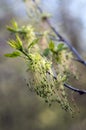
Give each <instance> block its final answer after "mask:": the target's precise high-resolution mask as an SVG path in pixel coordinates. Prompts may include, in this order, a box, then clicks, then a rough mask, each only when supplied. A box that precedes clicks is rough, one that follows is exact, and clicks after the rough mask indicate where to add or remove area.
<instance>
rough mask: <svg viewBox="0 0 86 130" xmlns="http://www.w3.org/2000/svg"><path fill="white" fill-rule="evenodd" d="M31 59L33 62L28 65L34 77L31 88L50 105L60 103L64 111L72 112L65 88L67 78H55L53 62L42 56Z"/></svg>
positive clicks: (33, 55) (31, 55)
mask: <svg viewBox="0 0 86 130" xmlns="http://www.w3.org/2000/svg"><path fill="white" fill-rule="evenodd" d="M30 58H31V61H30V62H29V65H28V66H29V69H28V73H29V74H30V75H31V76H32V79H31V80H29V85H30V87H33V90H34V91H35V92H36V93H37V95H39V96H40V97H42V98H43V99H44V100H45V102H46V103H48V104H49V105H51V104H52V103H53V102H58V103H59V104H60V105H61V107H62V108H63V109H65V110H66V111H71V112H72V109H71V107H70V105H69V103H68V100H67V96H66V94H65V90H64V86H63V84H64V79H65V76H63V77H61V75H60V74H59V75H58V76H57V77H54V75H53V71H52V69H51V68H52V64H51V62H49V61H48V60H47V59H45V57H42V56H41V55H40V54H38V53H35V54H30Z"/></svg>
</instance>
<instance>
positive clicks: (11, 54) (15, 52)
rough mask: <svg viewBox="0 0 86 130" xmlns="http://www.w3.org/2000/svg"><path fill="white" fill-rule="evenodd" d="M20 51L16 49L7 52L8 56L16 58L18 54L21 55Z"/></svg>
mask: <svg viewBox="0 0 86 130" xmlns="http://www.w3.org/2000/svg"><path fill="white" fill-rule="evenodd" d="M20 55H21V54H20V52H18V51H14V52H13V53H8V54H5V56H6V57H10V58H16V57H18V56H20Z"/></svg>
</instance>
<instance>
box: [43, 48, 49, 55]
mask: <svg viewBox="0 0 86 130" xmlns="http://www.w3.org/2000/svg"><path fill="white" fill-rule="evenodd" d="M49 52H50V50H49V48H46V49H45V50H44V52H43V55H44V56H48V55H49Z"/></svg>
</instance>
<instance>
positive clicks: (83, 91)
mask: <svg viewBox="0 0 86 130" xmlns="http://www.w3.org/2000/svg"><path fill="white" fill-rule="evenodd" d="M32 1H33V2H34V3H35V5H36V7H37V9H38V10H39V11H40V13H43V11H42V9H41V8H40V7H39V6H38V5H37V3H36V1H35V0H32ZM46 22H47V23H48V25H49V27H50V28H51V29H52V30H53V32H54V33H55V34H56V36H57V37H58V38H59V41H62V42H63V43H65V44H66V45H67V46H68V47H69V49H70V50H71V51H72V52H73V53H74V54H75V55H76V57H77V59H76V61H78V62H80V63H82V64H83V65H85V66H86V61H84V60H83V58H82V57H81V55H80V54H79V53H78V51H77V50H76V49H75V48H74V47H73V46H72V44H70V43H69V42H68V41H67V40H66V39H65V38H64V37H63V36H61V35H60V33H58V31H57V30H56V29H55V27H54V26H53V25H52V24H51V22H50V20H49V19H48V18H46ZM47 73H48V74H50V75H51V73H50V72H47ZM52 76H53V78H54V79H55V80H57V78H56V76H54V75H52ZM64 87H66V88H69V89H71V90H72V91H74V92H77V93H79V94H80V95H82V94H86V90H81V89H78V88H75V87H73V86H70V85H68V84H66V83H64Z"/></svg>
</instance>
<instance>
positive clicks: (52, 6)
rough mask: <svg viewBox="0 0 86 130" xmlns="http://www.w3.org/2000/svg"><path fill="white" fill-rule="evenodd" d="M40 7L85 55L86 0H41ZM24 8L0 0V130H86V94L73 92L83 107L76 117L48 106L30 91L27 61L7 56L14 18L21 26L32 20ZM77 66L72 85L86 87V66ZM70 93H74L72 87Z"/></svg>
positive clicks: (19, 0) (14, 1)
mask: <svg viewBox="0 0 86 130" xmlns="http://www.w3.org/2000/svg"><path fill="white" fill-rule="evenodd" d="M28 1H29V0H28ZM28 3H29V2H28ZM29 4H30V3H29ZM29 6H30V5H29ZM40 6H41V7H42V8H43V10H44V11H45V12H50V13H52V15H53V17H52V18H51V22H52V23H53V24H54V26H55V27H56V28H57V29H59V31H60V32H61V34H62V35H63V36H65V37H66V38H67V39H68V40H69V41H71V43H72V44H73V45H74V46H75V48H76V49H77V50H78V51H79V52H80V53H81V55H82V56H83V57H84V58H85V56H86V33H85V32H86V25H85V24H86V18H85V17H86V16H85V12H86V2H85V0H82V1H80V0H76V2H75V1H74V0H73V1H70V0H64V1H59V0H51V3H49V0H47V1H46V0H41V4H40ZM25 8H26V7H25V5H24V3H23V2H22V0H0V130H77V129H78V130H86V95H82V96H80V95H79V94H76V93H73V95H74V98H75V101H76V103H77V106H78V109H79V110H80V113H78V110H77V109H76V115H75V117H74V118H72V117H71V115H70V114H69V113H66V112H64V111H62V110H61V108H60V107H59V106H58V104H54V105H53V106H51V107H48V105H47V104H45V103H44V101H43V100H42V99H41V98H39V97H38V96H36V95H35V94H34V93H32V92H30V91H29V88H28V87H27V85H26V81H25V79H26V66H25V64H24V61H23V60H21V59H20V58H17V59H10V58H6V57H4V54H5V53H8V52H11V51H12V50H11V48H10V47H9V46H8V45H7V40H8V39H9V37H10V35H11V34H10V33H9V32H8V31H7V30H6V26H7V25H9V24H10V21H11V20H12V18H15V19H16V21H17V22H18V23H19V24H20V25H24V24H27V23H30V19H29V18H28V17H27V13H26V11H25ZM82 14H83V15H82ZM32 20H33V19H32ZM42 26H43V25H42ZM44 26H45V25H44ZM85 59H86V58H85ZM77 67H78V68H77V70H78V71H79V75H80V79H79V81H77V82H76V81H74V80H71V84H72V85H74V86H76V87H77V88H81V89H82V88H83V89H86V67H83V66H82V65H80V64H79V63H77ZM68 92H69V95H72V93H71V92H70V90H69V91H68ZM70 98H72V96H70Z"/></svg>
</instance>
